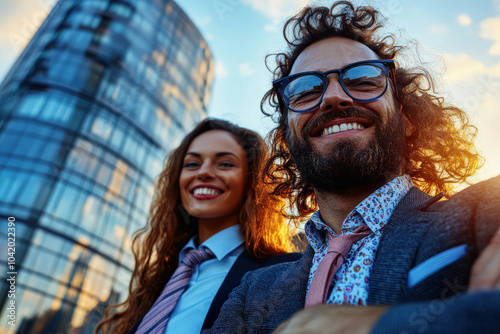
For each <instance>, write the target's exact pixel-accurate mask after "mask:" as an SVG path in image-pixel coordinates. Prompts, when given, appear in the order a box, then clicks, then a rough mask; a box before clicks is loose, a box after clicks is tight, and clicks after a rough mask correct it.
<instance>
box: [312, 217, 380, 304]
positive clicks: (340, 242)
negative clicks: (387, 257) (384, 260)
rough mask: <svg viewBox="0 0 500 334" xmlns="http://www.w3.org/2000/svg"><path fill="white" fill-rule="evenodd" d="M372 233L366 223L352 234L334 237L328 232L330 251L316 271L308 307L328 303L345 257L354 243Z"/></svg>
mask: <svg viewBox="0 0 500 334" xmlns="http://www.w3.org/2000/svg"><path fill="white" fill-rule="evenodd" d="M370 233H371V231H370V229H369V228H368V226H366V225H362V226H360V227H358V228H357V229H356V231H354V233H352V234H345V235H340V236H338V237H334V236H333V235H332V234H330V233H328V236H329V238H330V240H329V242H328V252H327V254H326V255H325V257H324V258H323V260H321V262H320V263H319V266H318V269H316V272H315V273H314V276H313V279H312V282H311V285H310V286H309V293H308V294H307V298H306V307H310V306H314V305H319V304H324V303H326V300H327V299H328V292H329V290H330V283H331V282H332V279H333V275H335V273H336V272H337V270H339V268H340V266H342V263H344V258H345V257H346V255H347V253H349V250H350V249H351V246H352V244H353V243H355V242H356V241H358V240H360V239H362V238H364V237H366V236H367V235H369V234H370Z"/></svg>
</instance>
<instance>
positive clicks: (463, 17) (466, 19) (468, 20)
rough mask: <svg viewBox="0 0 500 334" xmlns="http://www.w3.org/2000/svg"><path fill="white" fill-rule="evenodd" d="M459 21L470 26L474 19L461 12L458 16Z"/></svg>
mask: <svg viewBox="0 0 500 334" xmlns="http://www.w3.org/2000/svg"><path fill="white" fill-rule="evenodd" d="M457 21H458V23H460V24H461V25H463V26H470V25H471V23H472V19H471V18H470V16H469V15H467V14H460V15H458V16H457Z"/></svg>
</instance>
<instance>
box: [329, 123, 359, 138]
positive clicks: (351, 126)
mask: <svg viewBox="0 0 500 334" xmlns="http://www.w3.org/2000/svg"><path fill="white" fill-rule="evenodd" d="M363 129H365V126H364V125H363V124H361V123H357V122H350V123H341V124H335V125H332V126H330V127H326V128H324V129H323V132H321V135H320V137H323V136H328V135H331V134H334V133H339V132H344V131H349V130H363Z"/></svg>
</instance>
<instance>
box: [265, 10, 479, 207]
mask: <svg viewBox="0 0 500 334" xmlns="http://www.w3.org/2000/svg"><path fill="white" fill-rule="evenodd" d="M384 21H385V18H384V17H383V16H382V15H381V14H380V13H379V12H378V11H377V10H375V9H373V8H372V7H369V6H360V7H354V6H353V4H352V3H350V2H348V1H337V2H335V3H334V4H333V5H332V6H331V7H330V8H327V7H305V8H304V9H303V10H302V11H301V12H300V13H298V14H297V15H296V16H294V17H291V18H290V19H288V20H287V22H286V23H285V26H284V28H283V35H284V37H285V40H286V42H287V44H288V48H287V51H285V52H282V53H276V54H270V55H268V56H267V57H266V63H267V66H268V69H270V70H271V71H272V72H273V76H274V79H275V80H276V79H279V78H283V77H286V76H288V75H289V74H290V71H291V69H292V66H293V64H294V62H295V61H296V59H297V57H298V56H299V55H300V53H301V52H302V51H304V49H306V48H307V47H308V46H309V45H311V44H313V43H315V42H318V41H320V40H323V39H326V38H329V37H345V38H349V39H352V40H354V41H357V42H360V43H362V44H364V45H366V46H367V47H369V48H370V49H371V50H373V52H375V53H376V54H377V55H378V57H379V58H380V59H397V56H398V54H399V53H400V51H402V50H403V47H402V46H398V45H396V43H395V40H396V39H395V36H394V35H392V34H390V35H386V36H385V37H380V36H378V32H379V29H380V28H382V27H383V25H384ZM272 58H274V61H275V67H274V70H273V69H272V68H273V66H272V65H270V64H269V60H270V59H272ZM393 78H394V79H395V80H393V82H392V85H393V88H394V90H395V93H396V94H395V95H396V105H397V107H399V108H401V111H402V112H403V114H404V115H405V116H406V117H407V118H408V119H409V121H410V122H411V124H412V125H413V127H414V132H413V134H412V135H411V136H410V137H408V138H407V140H406V153H407V155H406V157H405V166H404V173H406V174H409V175H410V176H411V178H412V179H413V182H414V184H415V186H417V187H418V188H420V189H422V190H423V191H426V192H428V193H431V194H436V193H439V192H444V193H445V196H446V197H449V196H450V195H451V194H452V191H453V188H454V186H455V185H456V184H458V183H462V182H468V179H469V178H470V177H471V176H472V175H474V173H475V172H476V170H477V169H478V168H479V167H480V165H481V164H482V158H481V157H480V156H479V154H478V153H477V151H476V149H475V147H474V138H475V136H476V134H477V128H476V127H474V126H473V125H471V124H470V123H469V118H468V116H467V114H466V113H465V111H463V110H461V109H459V108H457V107H455V106H452V105H448V104H446V103H445V102H444V99H443V98H442V97H440V96H438V95H437V93H436V89H435V83H434V79H433V78H432V76H431V75H430V73H429V72H428V71H427V70H425V69H424V68H422V67H415V68H398V69H396V70H395V73H393ZM394 81H395V82H394ZM266 106H270V107H271V111H269V112H268V111H266ZM261 110H262V112H263V113H264V114H265V115H266V116H270V117H271V118H272V119H273V120H274V121H275V123H277V126H276V127H275V128H274V129H273V130H272V131H271V132H270V134H269V135H268V137H267V138H268V140H269V141H270V143H271V159H270V160H269V161H268V162H267V164H266V167H265V173H266V175H267V176H268V177H269V178H270V180H272V182H273V183H274V185H275V186H274V191H273V193H272V194H273V195H275V196H278V197H281V198H285V199H287V200H288V201H290V203H291V205H292V206H294V207H295V208H296V210H297V211H292V212H296V213H297V212H298V215H299V216H305V215H308V214H310V213H312V212H314V211H315V210H316V209H317V203H316V200H315V197H314V189H313V188H312V186H310V185H309V184H307V183H305V182H304V180H303V179H301V177H300V174H299V172H298V171H297V167H296V165H295V163H294V161H293V159H292V157H291V155H290V153H289V148H288V146H287V144H286V140H285V139H286V135H287V131H288V119H287V117H288V110H287V108H286V106H285V105H284V104H283V101H281V99H280V97H279V92H278V91H277V89H274V88H271V89H270V90H269V91H268V92H267V93H266V94H265V95H264V97H263V99H262V101H261ZM290 216H293V215H290Z"/></svg>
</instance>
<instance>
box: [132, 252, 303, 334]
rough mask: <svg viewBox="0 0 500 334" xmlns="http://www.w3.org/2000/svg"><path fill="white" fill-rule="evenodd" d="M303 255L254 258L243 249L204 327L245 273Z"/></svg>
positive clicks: (135, 328)
mask: <svg viewBox="0 0 500 334" xmlns="http://www.w3.org/2000/svg"><path fill="white" fill-rule="evenodd" d="M301 256H302V254H301V253H288V254H281V255H276V256H271V257H269V258H267V259H254V258H252V257H251V256H250V255H249V254H248V253H247V251H243V253H241V255H240V256H238V258H237V259H236V261H235V262H234V264H233V266H232V267H231V269H230V270H229V272H228V273H227V276H226V278H225V279H224V281H223V282H222V285H221V287H220V288H219V291H217V294H216V295H215V297H214V299H213V301H212V304H211V305H210V308H209V309H208V313H207V315H206V317H205V322H204V323H203V328H202V329H208V328H211V327H212V325H213V323H214V321H215V319H217V317H218V315H219V312H220V309H221V307H222V304H224V302H225V301H226V300H227V298H228V296H229V293H230V292H231V291H232V290H233V289H234V288H235V287H237V286H238V285H239V284H240V281H241V278H242V277H243V275H244V274H246V273H247V272H249V271H251V270H256V269H259V268H264V267H267V266H271V265H274V264H278V263H282V262H290V261H296V260H298V259H299V258H300V257H301ZM141 321H142V318H141V319H140V320H139V321H138V322H137V323H136V324H135V325H134V327H133V328H132V329H131V330H130V331H129V332H128V334H133V333H135V332H136V330H137V328H138V327H139V324H140V323H141Z"/></svg>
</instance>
